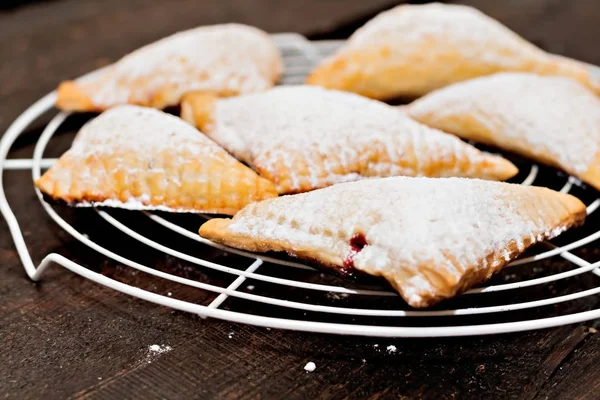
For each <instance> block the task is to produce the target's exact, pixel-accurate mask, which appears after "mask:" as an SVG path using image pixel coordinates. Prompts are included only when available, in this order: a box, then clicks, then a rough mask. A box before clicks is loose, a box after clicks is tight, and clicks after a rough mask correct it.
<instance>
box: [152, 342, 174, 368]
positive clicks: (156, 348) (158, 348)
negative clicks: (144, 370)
mask: <svg viewBox="0 0 600 400" xmlns="http://www.w3.org/2000/svg"><path fill="white" fill-rule="evenodd" d="M171 350H172V348H171V346H168V345H164V344H163V345H161V344H153V345H150V346H148V353H147V354H146V361H147V362H148V364H150V363H151V362H152V361H153V360H154V359H155V358H156V357H158V356H159V355H161V354H165V353H168V352H170V351H171Z"/></svg>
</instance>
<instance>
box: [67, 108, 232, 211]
mask: <svg viewBox="0 0 600 400" xmlns="http://www.w3.org/2000/svg"><path fill="white" fill-rule="evenodd" d="M165 149H171V150H173V151H183V150H185V151H186V152H190V153H191V154H193V155H195V156H198V157H206V156H209V155H210V154H214V153H221V154H223V153H224V151H223V149H221V148H220V147H219V146H217V145H216V144H215V143H214V142H212V141H211V140H210V139H208V138H207V137H206V136H204V135H203V134H202V133H200V132H199V131H198V130H197V129H196V128H194V127H193V126H191V125H190V124H188V123H187V122H185V121H183V120H182V119H180V118H177V117H175V116H173V115H170V114H167V113H164V112H162V111H158V110H154V109H151V108H146V107H138V106H130V105H124V106H119V107H115V108H113V109H110V110H108V111H105V112H104V113H102V114H101V115H100V116H98V117H97V118H94V119H93V120H91V121H90V122H88V123H86V124H85V125H84V126H83V127H82V128H81V130H80V131H79V133H78V134H77V137H76V138H75V140H74V141H73V146H72V147H71V149H70V150H69V152H70V153H71V154H72V155H77V156H80V157H87V156H90V155H97V154H114V153H115V152H116V151H118V150H135V151H136V152H139V153H142V154H144V153H150V154H151V153H157V152H160V151H163V150H165ZM142 200H143V199H142Z"/></svg>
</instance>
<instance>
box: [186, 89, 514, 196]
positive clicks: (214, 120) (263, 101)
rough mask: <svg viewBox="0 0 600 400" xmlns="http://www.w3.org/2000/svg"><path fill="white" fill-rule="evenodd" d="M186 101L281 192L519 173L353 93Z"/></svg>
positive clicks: (192, 113)
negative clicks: (370, 181) (383, 180)
mask: <svg viewBox="0 0 600 400" xmlns="http://www.w3.org/2000/svg"><path fill="white" fill-rule="evenodd" d="M181 108H182V116H183V118H184V119H186V120H187V121H189V122H191V123H194V124H196V126H198V127H199V128H200V129H201V130H202V131H203V132H205V133H206V134H207V135H208V136H209V137H210V138H211V139H213V140H214V141H216V142H217V143H219V144H220V145H221V146H223V147H224V148H225V149H226V150H227V151H229V152H230V153H231V154H233V155H234V156H235V157H236V158H238V159H239V160H241V161H243V162H245V163H246V164H248V165H249V166H250V167H252V168H253V169H255V170H256V171H257V172H258V173H259V175H261V176H263V177H265V178H267V179H269V180H270V181H272V182H273V183H274V184H275V186H276V188H277V191H278V192H279V193H299V192H305V191H309V190H313V189H317V188H321V187H325V186H329V185H333V184H335V183H339V182H345V181H353V180H359V179H362V178H372V177H384V176H394V175H410V176H434V177H443V176H461V177H470V178H486V179H494V180H503V179H508V178H510V177H512V176H513V175H515V174H516V173H517V168H516V167H515V166H514V165H513V164H511V163H510V162H509V161H507V160H505V159H503V158H501V157H498V156H493V155H490V154H487V153H482V152H481V151H479V150H477V149H476V148H475V147H472V146H470V145H468V144H466V143H464V142H462V141H461V140H460V139H457V138H456V137H454V136H452V135H448V134H445V133H443V132H440V131H438V130H434V129H431V128H428V127H426V126H424V125H422V124H419V123H417V122H415V121H413V120H412V119H410V118H408V117H406V116H405V115H403V114H402V113H400V112H398V111H397V110H396V109H395V108H394V107H392V106H389V105H387V104H384V103H381V102H379V101H375V100H370V99H367V98H364V97H362V96H358V95H355V94H352V93H346V92H339V91H334V90H326V89H323V88H319V87H314V86H281V87H276V88H273V89H271V90H269V91H266V92H263V93H255V94H250V95H245V96H239V97H235V98H227V99H217V98H215V97H214V96H211V95H206V94H188V95H186V96H185V97H184V100H183V102H182V106H181Z"/></svg>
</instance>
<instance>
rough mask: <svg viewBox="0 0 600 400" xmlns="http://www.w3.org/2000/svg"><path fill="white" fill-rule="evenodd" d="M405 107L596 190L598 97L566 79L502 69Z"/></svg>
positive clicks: (599, 177) (599, 180)
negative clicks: (571, 176) (552, 167)
mask: <svg viewBox="0 0 600 400" xmlns="http://www.w3.org/2000/svg"><path fill="white" fill-rule="evenodd" d="M407 110H408V113H409V115H410V116H411V117H413V118H414V119H416V120H418V121H420V122H422V123H424V124H426V125H429V126H431V127H434V128H437V129H441V130H444V131H446V132H450V133H453V134H455V135H457V136H460V137H462V138H465V139H468V140H474V141H478V142H482V143H487V144H490V145H494V146H497V147H500V148H503V149H506V150H509V151H513V152H516V153H520V154H523V155H525V156H527V157H530V158H533V159H535V160H538V161H540V162H542V163H545V164H548V165H552V166H555V167H558V168H561V169H564V170H565V171H567V172H568V173H570V174H572V175H575V176H577V177H579V178H580V179H581V180H583V181H585V182H587V183H589V184H590V185H592V186H594V187H595V188H596V189H600V99H598V98H597V97H596V96H595V95H594V94H593V93H592V92H590V91H589V90H587V89H586V88H585V87H583V86H581V85H580V84H578V83H577V82H575V81H573V80H571V79H567V78H562V77H542V76H538V75H534V74H526V73H501V74H496V75H491V76H487V77H482V78H477V79H473V80H470V81H467V82H461V83H457V84H454V85H451V86H448V87H446V88H443V89H440V90H438V91H435V92H433V93H430V94H429V95H427V96H425V97H423V98H421V99H419V100H417V101H415V102H414V103H412V104H411V105H409V106H408V107H407Z"/></svg>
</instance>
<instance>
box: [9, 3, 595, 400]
mask: <svg viewBox="0 0 600 400" xmlns="http://www.w3.org/2000/svg"><path fill="white" fill-rule="evenodd" d="M9 3H15V2H9ZM16 3H18V2H16ZM397 3H398V1H390V0H370V1H366V0H328V1H318V0H314V1H309V0H303V1H299V0H296V1H277V0H252V1H245V0H219V1H197V0H173V1H170V2H158V1H156V2H155V1H143V0H104V1H92V0H60V1H46V2H28V3H27V4H24V5H20V6H19V5H17V6H15V7H14V8H11V9H6V10H0V132H3V131H4V130H5V129H6V128H7V127H8V125H9V124H10V123H11V121H13V120H14V118H15V117H16V116H17V115H18V114H19V113H21V112H22V111H23V110H24V109H25V108H26V107H27V106H28V105H29V104H31V103H32V102H33V101H35V100H36V99H38V98H39V97H41V96H42V95H44V94H45V93H47V92H49V91H51V90H52V89H54V88H55V86H56V85H57V83H58V82H60V81H61V80H63V79H66V78H73V77H76V76H78V75H80V74H83V73H85V72H88V71H90V70H92V69H95V68H97V67H98V66H101V65H106V64H107V63H110V62H112V61H114V60H116V59H117V58H119V57H120V56H122V55H124V54H126V53H127V52H129V51H131V50H133V49H135V48H137V47H139V46H141V45H143V44H145V43H148V42H151V41H153V40H155V39H158V38H160V37H163V36H165V35H168V34H170V33H173V32H176V31H178V30H182V29H185V28H190V27H193V26H197V25H201V24H209V23H218V22H227V21H238V22H244V23H248V24H252V25H256V26H258V27H261V28H263V29H265V30H267V31H270V32H281V31H295V32H300V33H302V34H305V35H308V36H309V37H312V38H321V39H323V38H340V37H345V36H347V35H348V34H349V33H351V32H352V31H353V30H354V29H355V28H356V27H357V26H360V24H362V23H363V22H364V21H365V20H366V19H368V18H369V17H371V16H372V15H374V14H375V13H376V12H378V11H380V10H382V9H385V8H388V7H390V6H391V5H393V4H397ZM462 3H467V4H471V5H474V6H476V7H478V8H480V9H482V10H483V11H484V12H486V13H488V14H489V15H491V16H493V17H495V18H497V19H499V20H500V21H502V22H503V23H505V24H507V25H508V26H509V27H511V28H512V29H514V30H515V31H517V32H519V33H520V34H522V35H523V36H525V37H526V38H527V39H529V40H531V41H532V42H534V43H536V44H537V45H539V46H541V47H543V48H545V49H547V50H550V51H553V52H556V53H560V54H564V55H567V56H571V57H576V58H579V59H582V60H585V61H588V62H591V63H595V64H599V65H600V51H598V50H597V38H598V37H600V25H599V24H598V23H597V21H598V20H599V17H600V3H599V2H598V1H595V0H589V1H586V0H503V1H496V0H472V1H462ZM13 5H14V4H13ZM44 121H47V119H42V120H41V121H39V122H38V123H37V124H36V126H33V127H31V128H30V129H29V131H28V132H27V133H26V134H25V135H24V136H23V137H22V138H21V139H19V141H18V142H17V143H16V145H15V146H14V147H13V152H12V153H11V157H30V156H31V153H32V148H33V144H34V143H35V139H36V138H37V136H38V135H39V133H40V127H42V126H43V123H44ZM71 138H72V136H70V135H69V134H64V135H59V137H57V139H56V143H57V144H56V145H55V147H54V148H53V149H50V153H51V154H50V155H51V156H52V155H54V156H56V155H58V154H60V152H61V151H63V150H64V149H65V148H66V147H68V145H69V140H71ZM30 179H31V178H30V172H28V171H10V172H7V173H6V174H5V177H4V184H5V187H6V192H7V197H8V199H9V201H10V203H11V205H12V206H13V208H14V210H15V213H16V214H17V216H18V217H19V221H20V222H21V224H22V228H23V230H24V234H25V238H26V241H27V245H28V247H29V250H30V252H31V254H32V256H33V259H34V260H35V261H36V262H39V261H40V260H41V259H42V258H43V257H44V256H45V255H46V254H48V253H50V252H58V253H60V254H63V255H65V256H67V257H68V258H71V259H73V260H75V261H77V262H81V263H83V264H85V265H87V266H89V267H90V268H92V269H94V270H96V271H101V272H103V273H104V274H106V275H108V276H111V277H116V278H118V279H119V280H121V281H123V282H126V283H130V284H133V285H137V286H140V287H143V288H147V289H151V290H153V291H156V292H159V293H161V292H162V293H165V292H166V291H172V292H173V295H174V296H178V297H183V298H185V297H186V296H192V294H190V293H189V291H186V289H185V288H171V287H169V286H167V285H166V284H165V283H161V282H158V281H157V280H151V279H149V278H147V277H146V276H144V275H143V274H135V273H134V272H131V270H130V269H127V268H124V267H122V266H120V265H118V264H117V263H114V262H110V261H108V260H106V259H105V258H104V257H103V256H101V255H99V254H98V253H95V252H93V251H91V250H89V249H88V248H86V247H85V246H83V245H81V244H80V243H79V242H77V241H75V240H74V239H72V238H71V237H70V236H69V235H68V234H67V233H65V232H64V231H62V230H61V229H60V228H58V227H57V226H56V225H55V224H54V223H53V222H52V221H51V220H50V219H49V217H48V216H47V215H46V214H45V213H44V211H43V210H42V208H41V207H40V205H39V203H38V201H37V199H36V198H35V194H34V192H33V189H32V185H31V180H30ZM67 214H68V215H67V217H68V218H69V220H70V221H72V222H73V223H74V224H75V225H76V226H77V227H78V228H81V229H82V230H85V229H86V228H93V230H94V233H95V235H96V236H95V240H97V241H99V242H102V243H108V242H110V241H115V240H116V241H122V242H121V244H122V246H124V247H126V249H125V250H123V251H125V252H126V254H128V255H130V256H131V257H135V258H136V260H138V261H140V262H142V263H145V264H147V265H155V266H156V267H157V268H160V269H164V270H170V269H175V268H180V267H181V262H180V261H179V260H176V259H173V258H171V257H167V256H164V255H162V254H159V253H157V252H154V251H150V250H149V249H148V248H146V247H144V246H143V245H141V244H138V243H136V242H134V241H133V240H129V239H127V238H123V237H121V236H119V235H118V234H115V233H114V230H111V229H109V228H107V227H105V225H106V224H103V223H101V221H99V217H98V216H97V215H95V214H94V213H93V212H85V211H78V212H77V213H74V212H67ZM75 214H76V215H75ZM584 250H585V251H587V252H588V253H590V254H593V255H595V256H596V259H600V257H598V256H599V255H600V251H598V250H599V249H598V248H597V245H595V244H592V245H590V246H588V247H587V248H586V249H584ZM217 253H218V252H215V253H214V254H211V255H209V257H214V258H215V259H218V257H222V255H221V254H217ZM202 273H203V272H197V271H194V270H190V271H189V274H190V275H191V276H192V277H194V278H197V279H201V278H202V277H203V276H202V275H201V274H202ZM210 279H213V280H219V279H225V278H223V277H221V276H219V275H218V274H217V275H216V276H211V277H210ZM193 296H195V297H193V299H194V301H199V302H201V301H202V298H201V296H202V294H199V293H198V291H195V292H194V294H193ZM199 296H200V297H199ZM598 300H599V299H598V298H596V299H593V300H591V301H592V302H593V303H592V304H590V305H589V306H590V307H592V308H597V307H598V306H600V303H599V301H598ZM599 322H600V321H592V322H589V323H586V324H578V325H572V326H565V327H561V328H555V329H547V330H541V331H534V332H526V333H518V334H505V335H495V336H486V337H475V338H452V339H420V340H415V339H411V340H408V339H373V338H356V337H339V336H330V335H322V334H305V333H297V332H288V331H279V330H269V329H264V328H256V327H252V326H247V325H241V324H234V323H229V322H224V321H219V320H213V319H201V318H200V317H197V316H194V315H191V314H186V313H182V312H176V311H173V310H171V309H168V308H164V307H159V306H155V305H153V304H150V303H147V302H143V301H141V300H137V299H134V298H132V297H129V296H126V295H123V294H120V293H118V292H115V291H112V290H110V289H107V288H104V287H101V286H99V285H96V284H94V283H92V282H89V281H87V280H85V279H83V278H80V277H79V276H77V275H75V274H72V273H70V272H68V271H66V270H64V269H62V268H58V267H56V268H51V269H50V270H49V271H48V273H47V275H46V276H45V277H44V279H43V280H42V281H41V283H38V284H35V283H32V282H31V281H29V280H28V279H27V278H26V276H25V274H24V271H23V269H22V266H21V263H20V261H19V258H18V256H17V254H16V251H15V250H14V246H13V243H12V240H11V238H10V235H9V234H8V228H7V225H6V223H5V221H4V220H3V219H1V218H0V343H2V347H3V348H2V351H0V398H2V397H5V398H15V399H22V398H42V397H43V398H71V397H73V398H80V397H82V398H83V397H85V398H106V399H116V398H135V397H140V398H147V399H153V398H157V399H159V398H160V399H162V398H203V399H204V398H232V399H233V398H336V399H337V398H373V399H375V398H398V397H402V396H405V397H406V398H413V397H422V398H436V399H437V398H519V399H534V398H536V399H537V398H552V399H555V398H588V399H597V398H600V368H598V365H599V364H598V361H599V360H600V335H599V334H598V333H596V330H595V329H594V328H595V327H598V325H599ZM154 344H158V345H161V346H169V348H170V351H165V352H163V353H161V352H153V351H151V348H150V347H149V346H152V345H154ZM389 345H393V346H395V347H396V352H394V353H391V354H390V353H388V352H386V351H382V349H384V348H386V347H387V346H389ZM309 361H312V362H314V363H315V364H316V366H317V367H316V370H315V371H314V372H312V373H307V372H306V371H304V366H305V364H306V363H307V362H309Z"/></svg>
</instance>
